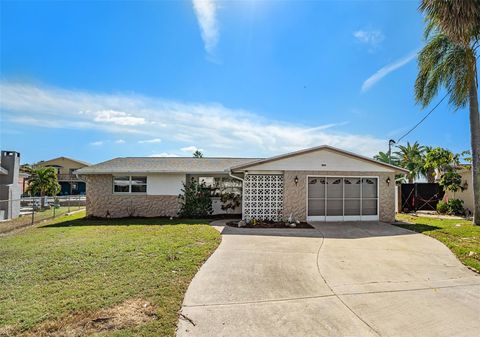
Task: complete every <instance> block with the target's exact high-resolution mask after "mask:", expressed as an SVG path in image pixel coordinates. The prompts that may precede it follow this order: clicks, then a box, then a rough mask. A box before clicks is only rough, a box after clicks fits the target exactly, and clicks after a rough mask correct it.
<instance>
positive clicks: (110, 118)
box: [94, 110, 145, 125]
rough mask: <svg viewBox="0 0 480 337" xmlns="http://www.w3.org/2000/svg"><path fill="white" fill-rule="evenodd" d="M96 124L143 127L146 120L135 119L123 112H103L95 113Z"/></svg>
mask: <svg viewBox="0 0 480 337" xmlns="http://www.w3.org/2000/svg"><path fill="white" fill-rule="evenodd" d="M94 121H95V122H104V123H113V124H117V125H142V124H145V118H142V117H133V116H131V115H129V114H127V113H125V112H123V111H114V110H101V111H96V112H95V118H94Z"/></svg>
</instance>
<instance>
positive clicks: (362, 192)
mask: <svg viewBox="0 0 480 337" xmlns="http://www.w3.org/2000/svg"><path fill="white" fill-rule="evenodd" d="M307 179H308V196H307V219H308V220H310V221H354V220H378V218H379V217H378V177H332V176H324V177H321V176H319V177H317V176H315V177H313V176H309V177H308V178H307Z"/></svg>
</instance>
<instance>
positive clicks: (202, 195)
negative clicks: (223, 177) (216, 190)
mask: <svg viewBox="0 0 480 337" xmlns="http://www.w3.org/2000/svg"><path fill="white" fill-rule="evenodd" d="M182 192H183V194H180V195H179V196H178V198H179V199H180V210H179V211H178V215H179V216H181V217H184V218H197V217H204V216H208V215H210V214H212V213H213V209H212V199H211V198H210V189H209V188H208V187H207V186H206V185H205V183H204V182H202V183H198V181H197V180H196V179H195V178H192V179H191V180H190V182H185V183H183V188H182Z"/></svg>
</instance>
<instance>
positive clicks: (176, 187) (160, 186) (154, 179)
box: [147, 174, 186, 196]
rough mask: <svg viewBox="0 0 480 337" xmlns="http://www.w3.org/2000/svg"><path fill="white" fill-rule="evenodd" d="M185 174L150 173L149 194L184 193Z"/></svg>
mask: <svg viewBox="0 0 480 337" xmlns="http://www.w3.org/2000/svg"><path fill="white" fill-rule="evenodd" d="M185 179H186V175H185V174H152V175H148V181H147V194H149V195H174V196H178V195H179V194H180V193H182V188H183V183H184V182H185Z"/></svg>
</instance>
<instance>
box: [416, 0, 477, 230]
mask: <svg viewBox="0 0 480 337" xmlns="http://www.w3.org/2000/svg"><path fill="white" fill-rule="evenodd" d="M420 10H421V11H423V12H425V14H426V22H427V25H426V27H425V37H426V39H427V44H426V46H425V47H424V48H423V49H422V51H421V52H420V53H419V57H418V64H419V73H418V76H417V80H416V82H415V96H416V100H417V102H420V103H421V104H422V105H423V106H424V107H425V106H427V105H428V104H429V103H430V102H431V101H432V99H433V98H434V97H435V96H436V94H437V92H438V90H439V89H440V87H442V86H443V87H445V88H446V89H447V91H448V94H449V96H450V103H451V104H452V105H453V106H454V107H455V108H456V109H459V108H462V107H466V106H467V105H469V109H470V136H471V146H472V174H473V194H474V202H475V205H474V223H475V224H476V225H480V167H479V165H480V116H479V112H478V79H477V49H478V47H479V45H480V1H476V0H475V1H474V0H443V1H438V0H421V4H420Z"/></svg>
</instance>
